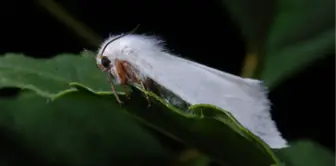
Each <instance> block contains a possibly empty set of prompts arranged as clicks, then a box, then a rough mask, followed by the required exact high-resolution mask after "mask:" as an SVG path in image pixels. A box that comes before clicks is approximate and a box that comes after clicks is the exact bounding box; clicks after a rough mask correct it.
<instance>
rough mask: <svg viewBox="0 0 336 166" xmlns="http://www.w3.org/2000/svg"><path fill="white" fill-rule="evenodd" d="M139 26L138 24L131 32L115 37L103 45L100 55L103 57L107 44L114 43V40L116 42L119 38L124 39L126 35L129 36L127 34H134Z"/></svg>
mask: <svg viewBox="0 0 336 166" xmlns="http://www.w3.org/2000/svg"><path fill="white" fill-rule="evenodd" d="M139 26H140V24H138V25H137V26H136V27H135V28H133V29H132V30H131V31H129V32H127V33H125V34H122V35H120V36H118V37H116V38H114V39H112V40H110V41H109V42H107V43H106V44H105V46H104V47H103V49H102V52H101V55H103V53H104V51H105V49H106V48H107V46H108V45H109V44H111V43H112V42H114V41H116V40H118V39H120V38H122V37H125V36H127V35H129V34H132V33H134V32H135V31H136V30H137V29H138V28H139Z"/></svg>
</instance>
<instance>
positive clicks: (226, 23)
mask: <svg viewBox="0 0 336 166" xmlns="http://www.w3.org/2000/svg"><path fill="white" fill-rule="evenodd" d="M57 2H58V3H60V4H62V5H63V6H64V7H65V8H66V9H67V10H68V11H70V12H71V13H72V14H73V15H74V16H75V17H76V18H78V19H79V20H81V21H82V22H84V23H85V24H86V25H88V26H89V27H90V28H91V29H92V30H93V31H95V32H96V33H98V34H99V35H100V36H102V37H103V38H107V37H108V36H109V35H110V34H114V33H121V32H126V31H129V30H131V29H133V28H134V27H135V26H136V25H137V24H139V23H140V24H141V25H140V27H139V29H138V30H137V33H146V34H155V35H158V36H160V37H162V38H163V39H164V40H165V41H166V43H167V46H168V48H169V49H170V50H172V51H173V52H174V53H176V54H179V55H181V56H183V57H187V58H189V59H193V60H194V61H197V62H200V63H203V64H206V65H208V66H211V67H214V68H217V69H220V70H223V71H225V72H229V73H233V74H236V75H239V74H240V72H241V69H242V65H243V60H244V56H245V51H246V48H245V43H244V41H243V39H242V35H241V33H240V31H239V29H238V27H237V26H236V25H235V23H234V22H233V20H231V19H230V17H229V15H228V13H227V12H226V11H225V10H223V8H222V5H221V3H220V1H209V0H193V1H192V0H185V1H181V0H169V1H155V0H152V1H150V0H146V1H135V0H134V1H126V0H123V1H104V0H94V1H92V0H71V1H69V0H60V1H57ZM1 3H2V4H1V5H0V7H1V10H0V18H1V31H0V33H1V34H0V36H1V45H0V54H4V53H7V52H16V53H24V54H26V55H29V56H33V57H37V58H48V57H52V56H55V55H57V54H59V53H65V52H70V53H79V52H80V51H82V50H83V49H84V48H86V49H89V50H93V51H96V50H97V47H94V46H91V45H89V44H87V43H86V42H85V41H84V40H83V39H81V38H79V37H78V36H77V35H75V34H74V32H73V31H72V30H71V29H69V28H68V27H67V26H65V25H64V24H63V23H62V22H60V21H59V20H57V19H55V18H54V17H53V16H52V15H50V14H49V13H48V12H47V11H46V10H44V9H43V8H41V7H39V6H38V5H36V3H34V1H28V0H27V1H18V0H13V1H7V2H6V3H4V2H1ZM284 65H285V64H284ZM334 65H335V55H329V56H328V57H327V58H324V59H321V60H319V61H316V62H315V63H314V64H312V65H311V66H309V67H308V68H304V69H302V71H301V72H300V73H299V74H296V75H293V76H292V78H290V79H288V80H286V81H285V82H284V83H282V84H281V85H280V86H278V87H276V88H275V89H274V90H273V91H272V92H271V93H270V99H271V101H272V103H273V110H272V116H273V119H274V120H275V121H276V122H277V125H278V127H279V129H280V131H281V132H282V133H283V135H284V137H285V138H286V139H288V140H290V141H293V140H297V139H311V140H313V141H316V142H318V143H320V144H322V145H324V146H326V147H328V148H329V149H331V150H333V151H335V123H334V122H335V107H334V106H335V104H334V101H335V96H334V92H335V88H334V87H335V81H334V80H335V79H334V77H335V72H334V71H335V68H334ZM79 67H80V66H79Z"/></svg>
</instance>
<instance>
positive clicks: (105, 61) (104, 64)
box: [101, 56, 111, 68]
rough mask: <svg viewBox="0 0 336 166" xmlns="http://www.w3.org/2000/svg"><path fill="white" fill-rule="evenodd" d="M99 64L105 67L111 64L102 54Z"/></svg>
mask: <svg viewBox="0 0 336 166" xmlns="http://www.w3.org/2000/svg"><path fill="white" fill-rule="evenodd" d="M101 64H102V65H103V66H104V67H105V68H109V67H110V64H111V61H110V60H109V59H108V58H107V57H106V56H103V57H102V59H101Z"/></svg>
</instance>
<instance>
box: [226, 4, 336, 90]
mask: <svg viewBox="0 0 336 166" xmlns="http://www.w3.org/2000/svg"><path fill="white" fill-rule="evenodd" d="M223 3H224V4H225V5H226V7H227V8H228V10H229V11H230V13H231V14H232V17H233V18H234V19H236V20H235V21H236V22H237V23H238V25H239V26H240V28H241V30H242V32H243V34H244V35H245V37H246V41H247V42H248V44H249V48H251V49H252V50H253V48H256V49H257V50H258V49H261V51H259V54H261V55H259V56H262V57H264V61H263V62H262V63H263V65H262V66H261V67H262V69H261V70H260V73H259V78H260V79H262V80H264V81H265V83H266V85H268V86H270V88H273V87H275V86H276V85H277V84H279V83H280V82H281V81H282V80H283V79H286V78H287V77H289V76H290V75H291V74H295V73H296V72H298V71H300V70H301V69H302V68H304V67H306V66H307V65H309V64H310V63H312V62H313V61H314V60H316V59H318V58H321V57H323V56H326V55H330V54H332V55H333V54H334V48H335V44H334V43H335V25H334V22H335V17H334V11H335V2H334V1H333V0H320V1H318V0H308V1H307V0H278V1H275V0H272V1H267V0H257V1H253V2H252V1H248V0H238V1H234V0H223Z"/></svg>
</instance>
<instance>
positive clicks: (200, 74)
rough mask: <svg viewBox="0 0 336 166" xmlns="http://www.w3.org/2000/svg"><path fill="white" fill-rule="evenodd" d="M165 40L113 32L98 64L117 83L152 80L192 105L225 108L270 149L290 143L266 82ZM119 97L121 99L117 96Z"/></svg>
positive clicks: (103, 47)
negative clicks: (186, 54) (195, 58)
mask: <svg viewBox="0 0 336 166" xmlns="http://www.w3.org/2000/svg"><path fill="white" fill-rule="evenodd" d="M162 43H163V42H162V41H161V40H159V39H157V38H155V37H150V36H145V35H136V34H126V35H119V36H112V37H110V38H109V39H107V40H106V41H105V42H103V44H102V45H101V48H100V49H99V51H98V55H97V57H96V61H97V65H98V66H99V67H100V68H101V69H102V70H103V71H106V72H108V73H110V75H112V76H113V77H114V82H115V83H119V84H120V83H121V84H123V83H130V82H131V83H132V82H137V83H141V84H142V83H143V82H145V80H146V79H148V78H150V79H151V80H153V81H155V82H156V83H157V84H159V85H160V86H162V87H164V88H165V89H167V90H169V91H170V92H172V93H173V94H175V95H176V96H178V97H179V98H181V99H183V100H184V101H185V102H187V103H189V104H212V105H215V106H217V107H220V108H222V109H224V110H227V111H228V112H230V113H231V114H232V115H233V116H234V117H235V118H236V119H237V120H238V121H239V122H240V123H241V124H242V125H243V126H244V127H246V128H247V129H249V130H250V131H251V132H252V133H254V134H255V135H257V136H258V137H260V138H261V139H262V140H263V141H264V142H266V143H267V144H268V145H269V146H270V147H271V148H283V147H286V146H287V141H286V140H285V139H283V138H282V136H281V134H280V133H279V131H278V129H277V127H276V125H275V123H274V121H273V120H272V119H271V116H270V112H269V111H270V102H269V100H268V99H267V90H266V89H265V88H264V86H263V84H262V82H261V81H258V80H253V79H248V78H241V77H238V76H235V75H231V74H228V73H225V72H222V71H219V70H216V69H213V68H210V67H207V66H204V65H202V64H199V63H196V62H192V61H190V60H186V59H183V58H181V57H178V56H175V55H172V54H171V53H169V52H168V51H167V50H165V49H164V48H163V47H162ZM123 62H125V63H123ZM134 76H136V77H134ZM143 87H145V86H143ZM116 97H117V96H116ZM117 100H118V101H120V100H119V99H118V97H117Z"/></svg>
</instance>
